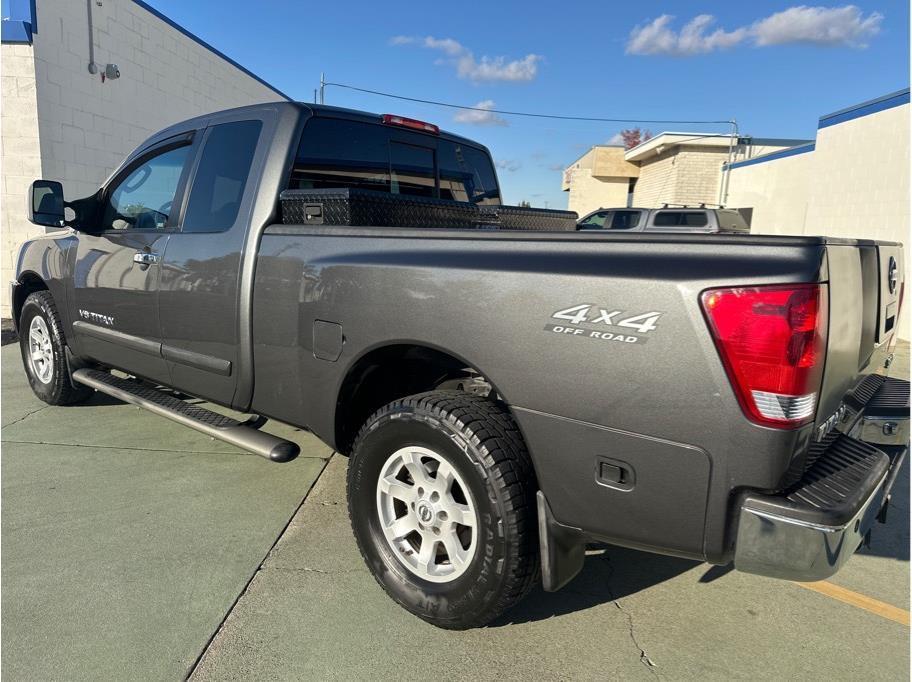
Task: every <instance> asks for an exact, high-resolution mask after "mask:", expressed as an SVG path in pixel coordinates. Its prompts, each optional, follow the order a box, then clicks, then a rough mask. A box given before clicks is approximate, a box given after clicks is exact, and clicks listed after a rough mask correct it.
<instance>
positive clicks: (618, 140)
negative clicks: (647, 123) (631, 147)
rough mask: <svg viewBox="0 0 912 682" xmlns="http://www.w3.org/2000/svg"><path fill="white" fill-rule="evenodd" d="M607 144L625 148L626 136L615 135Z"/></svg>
mask: <svg viewBox="0 0 912 682" xmlns="http://www.w3.org/2000/svg"><path fill="white" fill-rule="evenodd" d="M605 144H612V145H616V146H621V147H623V146H624V136H623V135H621V134H620V133H615V134H614V135H612V136H611V137H610V138H608V141H607V142H606V143H605Z"/></svg>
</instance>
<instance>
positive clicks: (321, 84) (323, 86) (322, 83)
mask: <svg viewBox="0 0 912 682" xmlns="http://www.w3.org/2000/svg"><path fill="white" fill-rule="evenodd" d="M325 88H326V79H325V78H324V77H323V72H322V71H321V72H320V104H323V90H324V89H325Z"/></svg>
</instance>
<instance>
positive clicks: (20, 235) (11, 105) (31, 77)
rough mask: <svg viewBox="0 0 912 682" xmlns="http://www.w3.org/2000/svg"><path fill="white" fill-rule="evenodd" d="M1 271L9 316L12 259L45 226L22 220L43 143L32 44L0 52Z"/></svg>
mask: <svg viewBox="0 0 912 682" xmlns="http://www.w3.org/2000/svg"><path fill="white" fill-rule="evenodd" d="M0 80H2V82H3V86H2V90H0V96H2V98H3V101H2V106H0V144H2V149H0V173H2V175H3V186H2V196H0V220H2V223H0V225H2V230H0V231H2V237H0V270H2V280H0V281H2V284H3V286H4V294H3V296H2V297H0V300H2V302H3V303H2V307H0V315H2V316H3V317H8V316H9V302H8V301H7V300H6V298H7V294H6V290H5V287H6V283H7V282H8V281H10V279H12V272H13V265H14V264H13V259H14V258H15V257H16V254H17V252H18V250H19V244H21V243H22V242H23V241H25V240H26V239H28V238H29V237H32V236H34V235H36V234H41V233H42V232H43V231H44V230H43V228H39V227H35V226H34V225H32V224H31V223H29V222H28V221H27V220H26V219H25V206H26V203H25V195H26V191H27V190H28V186H29V184H30V183H31V182H32V180H34V179H35V178H39V177H41V147H40V144H39V141H38V107H37V104H36V94H35V62H34V59H33V57H32V46H31V45H3V49H2V51H0Z"/></svg>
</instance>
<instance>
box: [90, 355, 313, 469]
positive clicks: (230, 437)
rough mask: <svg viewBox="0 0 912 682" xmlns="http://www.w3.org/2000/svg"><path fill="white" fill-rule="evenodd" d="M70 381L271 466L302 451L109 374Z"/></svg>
mask: <svg viewBox="0 0 912 682" xmlns="http://www.w3.org/2000/svg"><path fill="white" fill-rule="evenodd" d="M73 380H74V381H78V382H79V383H81V384H85V385H86V386H90V387H92V388H94V389H95V390H96V391H100V392H102V393H106V394H107V395H109V396H112V397H114V398H117V399H118V400H123V401H124V402H126V403H131V404H133V405H138V406H139V407H142V408H143V409H146V410H149V411H150V412H154V413H155V414H157V415H159V416H162V417H167V418H168V419H171V420H173V421H176V422H177V423H178V424H183V425H184V426H189V427H190V428H191V429H196V430H197V431H200V432H202V433H205V434H206V435H207V436H212V437H213V438H217V439H218V440H221V441H225V442H226V443H231V444H232V445H236V446H237V447H239V448H241V449H243V450H247V451H248V452H252V453H253V454H255V455H260V457H265V458H266V459H269V460H272V461H273V462H290V461H291V460H293V459H294V458H295V457H297V456H298V454H299V453H300V452H301V448H300V447H299V446H298V445H297V444H296V443H292V442H291V441H289V440H285V439H284V438H279V437H278V436H273V435H272V434H269V433H263V432H262V431H258V430H257V429H255V428H252V427H250V426H246V425H245V424H243V423H241V422H239V421H237V420H235V419H232V418H231V417H226V416H225V415H222V414H218V413H217V412H212V411H211V410H207V409H205V408H203V407H199V406H198V405H191V404H190V403H187V402H185V401H183V400H180V399H179V398H175V397H174V396H172V395H168V394H167V393H164V392H163V391H159V390H157V389H155V388H151V387H149V386H145V385H143V384H139V383H136V382H133V381H129V380H127V379H121V378H120V377H116V376H114V375H113V374H111V373H109V372H102V371H99V370H97V369H77V370H76V371H75V372H73Z"/></svg>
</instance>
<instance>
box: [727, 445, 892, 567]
mask: <svg viewBox="0 0 912 682" xmlns="http://www.w3.org/2000/svg"><path fill="white" fill-rule="evenodd" d="M828 440H829V443H828V447H827V448H826V450H825V451H824V452H822V453H821V455H820V457H819V458H818V459H817V461H816V462H815V463H814V465H813V466H812V467H811V468H810V469H809V470H808V471H807V473H806V474H805V475H804V477H803V478H802V479H801V481H799V482H798V483H797V484H795V485H794V486H792V487H791V488H790V489H789V490H787V491H786V492H784V493H781V494H778V495H767V494H763V493H749V494H747V495H746V496H744V497H743V498H742V499H741V504H740V517H739V520H738V535H737V540H736V544H735V568H737V569H738V570H741V571H745V572H747V573H757V574H760V575H766V576H771V577H774V578H785V579H788V580H797V581H814V580H823V579H825V578H828V577H829V576H831V575H833V574H834V573H836V571H838V570H839V568H840V567H841V566H842V565H843V564H844V563H845V562H846V561H848V559H849V557H851V556H852V554H854V553H855V550H856V549H858V546H859V545H860V544H861V543H862V542H863V541H864V539H865V536H866V535H867V533H868V531H869V530H870V528H871V526H872V525H873V524H874V521H875V520H876V519H877V518H878V516H881V515H882V510H883V509H884V507H885V504H886V503H887V501H888V500H889V495H890V490H889V488H890V487H891V486H892V484H893V481H895V480H896V474H897V472H898V471H899V467H900V466H902V463H903V460H904V458H905V454H906V450H907V447H905V446H900V447H895V446H894V447H884V448H881V447H875V446H873V445H870V444H868V443H863V442H861V441H858V440H855V439H853V438H850V437H849V436H846V435H842V434H832V436H831V437H830V438H829V439H828ZM885 451H886V452H885Z"/></svg>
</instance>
